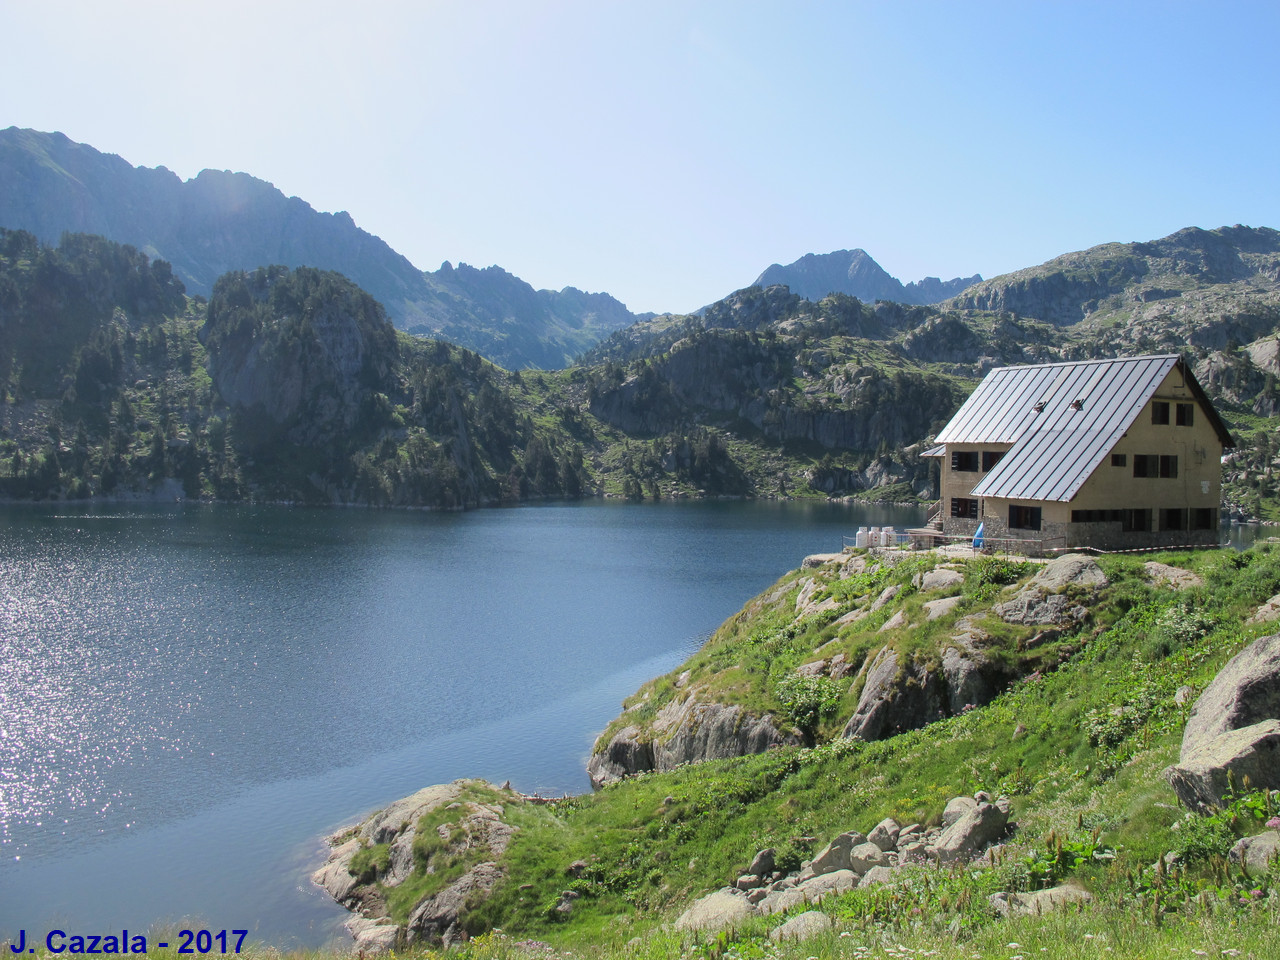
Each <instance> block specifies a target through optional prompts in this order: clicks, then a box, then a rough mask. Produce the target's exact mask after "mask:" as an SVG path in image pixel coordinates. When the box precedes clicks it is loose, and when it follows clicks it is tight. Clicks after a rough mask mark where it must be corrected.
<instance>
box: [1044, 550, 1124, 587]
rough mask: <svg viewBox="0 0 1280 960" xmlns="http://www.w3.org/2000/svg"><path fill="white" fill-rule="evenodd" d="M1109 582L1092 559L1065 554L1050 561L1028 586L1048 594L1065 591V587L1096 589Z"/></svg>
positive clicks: (1078, 554)
mask: <svg viewBox="0 0 1280 960" xmlns="http://www.w3.org/2000/svg"><path fill="white" fill-rule="evenodd" d="M1108 582H1109V581H1108V580H1107V575H1106V574H1105V573H1103V572H1102V568H1101V567H1100V566H1098V562H1097V561H1096V560H1094V559H1093V557H1090V556H1086V555H1085V554H1083V553H1066V554H1063V555H1062V556H1060V557H1057V558H1055V559H1053V560H1050V561H1049V562H1048V563H1046V564H1045V565H1044V567H1043V568H1042V569H1041V570H1040V572H1039V573H1037V574H1036V575H1035V576H1034V577H1032V578H1031V582H1030V583H1029V584H1028V586H1036V587H1039V588H1041V589H1043V590H1046V591H1048V592H1050V593H1056V592H1058V591H1059V590H1065V589H1067V587H1085V588H1088V589H1096V588H1099V587H1105V586H1106V585H1107V583H1108Z"/></svg>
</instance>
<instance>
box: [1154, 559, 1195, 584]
mask: <svg viewBox="0 0 1280 960" xmlns="http://www.w3.org/2000/svg"><path fill="white" fill-rule="evenodd" d="M1142 569H1143V572H1144V573H1145V574H1146V579H1147V582H1148V583H1149V584H1151V585H1152V586H1155V587H1172V588H1173V589H1174V590H1186V589H1188V588H1189V587H1203V586H1204V580H1203V579H1201V578H1200V577H1199V576H1198V575H1197V574H1194V573H1192V572H1191V571H1190V570H1183V569H1182V568H1181V567H1171V566H1169V564H1167V563H1156V562H1155V561H1154V560H1149V561H1147V562H1146V563H1144V564H1143V565H1142Z"/></svg>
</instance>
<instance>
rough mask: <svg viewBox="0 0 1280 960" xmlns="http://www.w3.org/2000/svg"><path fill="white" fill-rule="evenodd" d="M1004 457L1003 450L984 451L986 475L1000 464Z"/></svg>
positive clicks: (983, 459)
mask: <svg viewBox="0 0 1280 960" xmlns="http://www.w3.org/2000/svg"><path fill="white" fill-rule="evenodd" d="M1003 456H1004V451H1003V450H983V451H982V471H983V473H985V472H986V471H988V470H990V469H991V468H992V467H994V466H995V465H996V464H997V463H999V462H1000V458H1001V457H1003Z"/></svg>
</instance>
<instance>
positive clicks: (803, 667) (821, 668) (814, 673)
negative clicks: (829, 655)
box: [796, 660, 827, 677]
mask: <svg viewBox="0 0 1280 960" xmlns="http://www.w3.org/2000/svg"><path fill="white" fill-rule="evenodd" d="M826 672H827V661H825V660H813V661H811V662H809V663H802V664H800V666H798V667H796V673H797V674H798V675H800V676H802V677H821V676H825V675H826Z"/></svg>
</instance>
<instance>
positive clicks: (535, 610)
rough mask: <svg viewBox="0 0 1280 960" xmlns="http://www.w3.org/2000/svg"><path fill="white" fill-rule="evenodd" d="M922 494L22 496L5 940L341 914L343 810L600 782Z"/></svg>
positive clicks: (306, 926) (321, 919)
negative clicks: (764, 610) (425, 502)
mask: <svg viewBox="0 0 1280 960" xmlns="http://www.w3.org/2000/svg"><path fill="white" fill-rule="evenodd" d="M923 515H924V511H923V509H919V508H903V507H892V506H882V505H856V506H851V505H846V504H829V503H806V502H792V503H775V502H736V501H735V502H663V503H645V504H621V503H616V502H602V501H590V502H585V503H575V504H552V505H544V506H532V507H530V506H526V507H519V508H511V509H486V510H477V511H472V512H467V513H428V512H417V511H375V510H363V509H350V510H344V509H324V510H317V509H304V508H289V507H273V506H252V507H241V506H228V505H201V504H171V505H133V504H101V505H84V504H51V505H42V506H40V505H37V506H20V505H6V506H3V507H0V864H2V865H0V942H3V941H5V940H7V939H16V938H17V936H18V934H19V931H20V930H26V931H27V936H28V942H30V941H31V939H32V937H35V938H36V939H37V942H40V943H42V942H43V936H44V932H46V931H48V930H53V929H61V930H64V931H67V932H68V933H114V934H117V935H118V934H119V933H120V931H121V930H122V929H126V928H127V929H128V930H129V931H130V936H133V935H134V934H139V933H147V932H148V931H149V930H154V929H158V928H159V927H161V926H165V927H169V928H172V929H176V928H178V927H179V926H187V927H202V928H205V929H210V930H215V931H217V930H223V929H227V930H231V929H247V930H248V931H249V939H251V940H254V941H259V942H265V943H270V944H274V945H276V946H278V947H281V948H307V947H317V946H321V945H324V944H326V943H330V942H332V941H335V940H339V939H344V938H345V933H344V932H343V930H342V928H341V923H342V921H343V920H345V919H346V918H347V917H348V916H349V915H348V914H347V912H346V911H345V910H343V909H341V908H340V907H338V906H337V905H336V904H334V903H333V902H332V901H330V900H329V899H328V897H327V896H325V895H324V894H323V893H322V892H321V891H320V890H319V889H318V888H316V887H314V886H313V885H312V884H311V882H310V879H309V875H310V873H311V871H312V870H314V869H315V868H316V867H318V866H319V865H320V863H321V862H322V860H323V858H324V856H325V852H326V848H325V847H324V845H323V843H322V838H323V837H324V835H326V834H328V833H330V832H332V831H334V830H336V829H337V828H339V827H341V826H342V825H344V824H349V823H352V822H355V821H356V820H357V819H359V818H361V817H363V816H364V815H367V814H368V813H370V812H371V811H373V810H375V809H377V808H379V807H382V806H385V805H387V804H388V803H390V802H392V801H393V800H396V799H398V798H400V797H403V796H407V795H408V794H411V793H413V792H414V791H416V790H418V789H420V788H422V787H424V786H427V785H430V784H434V783H443V782H447V781H450V780H453V779H456V778H459V777H481V778H484V779H488V780H491V781H493V782H495V783H501V782H502V781H505V780H510V781H511V783H512V785H513V786H514V787H515V788H516V789H518V790H520V791H523V792H525V793H541V794H543V795H544V796H550V795H554V796H558V795H560V794H562V793H565V792H569V793H580V792H583V791H585V790H587V789H589V784H588V781H587V778H586V774H585V771H584V766H585V762H586V759H587V756H588V754H589V752H590V749H591V745H592V742H593V740H594V738H595V735H596V734H597V733H598V732H599V731H600V730H602V729H603V728H604V727H605V725H606V724H607V723H608V722H609V721H610V720H611V719H612V718H613V717H614V716H616V715H617V713H618V711H619V709H620V704H621V701H622V700H623V699H624V698H625V697H626V696H628V695H629V694H630V693H632V692H633V691H634V690H635V689H636V688H637V687H638V686H639V685H640V684H641V683H643V682H644V681H645V680H647V679H649V678H650V677H653V676H656V675H658V674H661V673H664V672H666V671H668V670H670V669H672V668H673V667H675V666H676V665H678V664H679V663H680V662H681V661H682V660H684V659H685V658H686V657H687V656H688V655H689V654H690V653H692V652H693V651H694V650H695V649H696V648H697V647H698V646H700V645H701V644H702V643H703V642H704V641H705V640H706V639H707V637H709V636H710V634H711V633H712V631H714V630H715V629H716V627H717V626H719V624H720V623H721V622H722V621H723V620H725V619H726V618H727V617H729V616H731V615H732V614H734V613H735V612H736V611H737V610H738V609H739V608H740V607H741V606H742V605H743V604H744V603H745V602H746V601H747V600H748V599H750V598H751V597H752V596H754V595H755V594H757V593H759V592H760V591H762V590H764V589H765V588H766V587H768V586H769V585H770V584H771V583H772V582H773V581H774V580H776V579H777V578H778V577H779V576H781V575H782V574H784V573H786V572H787V571H788V570H791V569H794V568H795V567H797V566H799V565H800V562H801V560H802V559H803V557H804V556H805V555H807V554H811V553H822V552H837V551H839V550H840V549H841V547H842V546H843V544H844V542H845V538H846V537H848V538H850V542H852V537H853V534H854V533H855V531H856V530H857V529H858V527H859V526H863V525H865V526H883V525H886V524H892V525H894V526H895V527H898V528H899V529H901V528H903V527H906V526H915V525H918V524H920V523H921V522H922V520H923ZM1255 529H1256V528H1255ZM1224 533H1225V534H1229V535H1230V536H1231V538H1232V539H1234V540H1235V541H1236V543H1237V545H1239V544H1240V543H1241V542H1242V541H1244V540H1248V539H1252V537H1250V536H1249V534H1248V531H1242V529H1241V528H1233V529H1231V530H1225V529H1224ZM1242 534H1243V535H1242Z"/></svg>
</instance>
